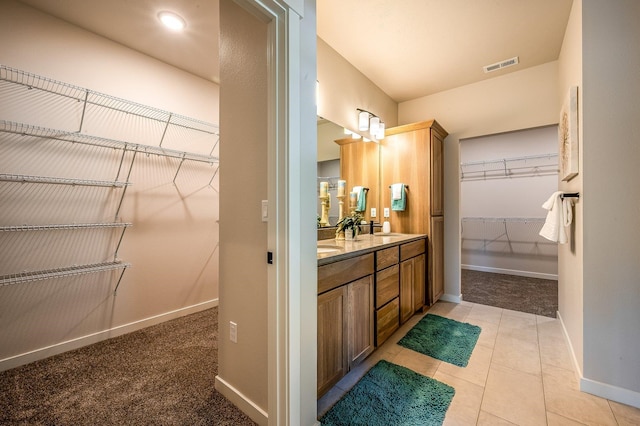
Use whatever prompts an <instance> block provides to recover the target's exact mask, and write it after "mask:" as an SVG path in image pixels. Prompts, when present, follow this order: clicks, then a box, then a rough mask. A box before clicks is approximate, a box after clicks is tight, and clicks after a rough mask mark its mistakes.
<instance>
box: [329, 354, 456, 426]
mask: <svg viewBox="0 0 640 426" xmlns="http://www.w3.org/2000/svg"><path fill="white" fill-rule="evenodd" d="M454 394H455V390H454V389H453V388H452V387H451V386H448V385H445V384H444V383H441V382H439V381H437V380H434V379H432V378H429V377H426V376H423V375H422V374H418V373H416V372H414V371H411V370H409V369H408V368H405V367H401V366H399V365H395V364H392V363H390V362H387V361H384V360H382V361H379V362H378V363H377V364H376V365H374V366H373V368H372V369H371V370H369V371H368V372H367V374H365V375H364V376H363V377H362V379H360V381H359V382H358V383H356V385H355V386H354V387H353V388H352V389H351V390H350V391H349V392H347V394H346V395H345V396H344V397H342V399H341V400H340V401H338V402H337V403H336V405H334V406H333V407H332V408H331V409H330V410H329V411H328V412H327V414H325V415H324V416H323V417H322V418H321V419H320V422H321V424H322V425H323V426H338V425H343V426H391V425H393V426H408V425H441V424H442V422H443V421H444V415H445V413H446V412H447V409H448V408H449V404H450V403H451V399H453V395H454Z"/></svg>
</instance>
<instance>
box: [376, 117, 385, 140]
mask: <svg viewBox="0 0 640 426" xmlns="http://www.w3.org/2000/svg"><path fill="white" fill-rule="evenodd" d="M375 137H376V139H378V140H381V139H384V121H381V122H380V125H379V126H378V131H377V132H376V134H375Z"/></svg>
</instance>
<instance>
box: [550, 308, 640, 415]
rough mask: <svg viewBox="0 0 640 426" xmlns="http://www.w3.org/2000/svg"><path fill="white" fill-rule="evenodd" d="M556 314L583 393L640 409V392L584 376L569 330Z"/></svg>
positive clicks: (560, 316) (558, 313)
mask: <svg viewBox="0 0 640 426" xmlns="http://www.w3.org/2000/svg"><path fill="white" fill-rule="evenodd" d="M556 314H557V317H558V320H560V324H561V325H562V333H563V334H564V339H565V341H566V342H567V345H568V346H569V353H570V355H571V360H572V361H573V368H574V369H575V372H576V374H577V375H578V378H579V380H580V390H581V391H582V392H586V393H590V394H592V395H595V396H599V397H601V398H606V399H610V400H611V401H616V402H619V403H621V404H626V405H631V406H632V407H636V408H640V392H636V391H632V390H629V389H624V388H621V387H617V386H612V385H609V384H606V383H601V382H597V381H595V380H591V379H587V378H585V377H583V376H582V370H581V369H580V364H578V359H577V358H576V354H575V351H574V349H573V345H572V344H571V340H570V339H569V334H568V333H567V328H566V327H565V325H564V321H563V319H562V315H560V312H559V311H558V312H557V313H556Z"/></svg>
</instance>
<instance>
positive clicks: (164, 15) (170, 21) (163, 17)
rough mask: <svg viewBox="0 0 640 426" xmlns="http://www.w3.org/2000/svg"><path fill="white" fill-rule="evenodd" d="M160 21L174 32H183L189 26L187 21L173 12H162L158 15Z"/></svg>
mask: <svg viewBox="0 0 640 426" xmlns="http://www.w3.org/2000/svg"><path fill="white" fill-rule="evenodd" d="M158 19H160V22H162V23H163V24H164V26H165V27H167V28H169V29H170V30H172V31H182V30H183V29H184V27H186V26H187V23H186V22H185V20H184V19H182V17H181V16H180V15H177V14H175V13H173V12H166V11H165V12H160V13H158Z"/></svg>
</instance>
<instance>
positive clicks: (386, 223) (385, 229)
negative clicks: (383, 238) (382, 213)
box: [382, 220, 391, 234]
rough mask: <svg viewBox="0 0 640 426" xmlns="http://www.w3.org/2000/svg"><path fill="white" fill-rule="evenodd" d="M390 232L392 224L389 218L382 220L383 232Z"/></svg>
mask: <svg viewBox="0 0 640 426" xmlns="http://www.w3.org/2000/svg"><path fill="white" fill-rule="evenodd" d="M390 232H391V224H390V223H389V221H388V220H385V221H384V222H382V233H383V234H388V233H390Z"/></svg>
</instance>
